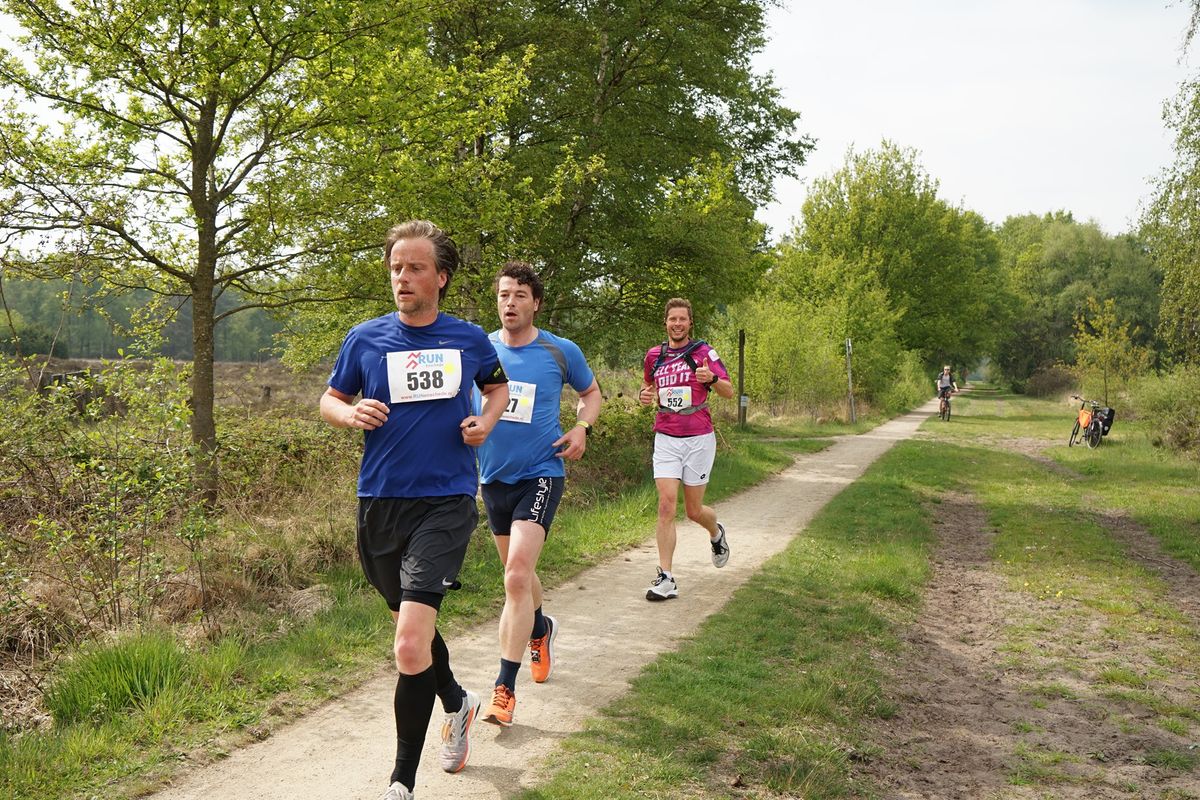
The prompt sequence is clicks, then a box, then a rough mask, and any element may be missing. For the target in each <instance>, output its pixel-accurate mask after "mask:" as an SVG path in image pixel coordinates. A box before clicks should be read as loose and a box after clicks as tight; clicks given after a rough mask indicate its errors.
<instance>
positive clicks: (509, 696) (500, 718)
mask: <svg viewBox="0 0 1200 800" xmlns="http://www.w3.org/2000/svg"><path fill="white" fill-rule="evenodd" d="M516 710H517V697H516V695H514V694H513V691H512V689H510V688H508V687H507V686H505V685H504V684H503V683H501V684H498V685H497V686H496V690H495V691H494V692H492V704H491V705H490V706H488V710H487V713H486V714H484V715H483V721H484V722H490V723H492V724H493V725H500V726H501V727H504V728H507V727H509V726H510V725H512V722H513V712H514V711H516Z"/></svg>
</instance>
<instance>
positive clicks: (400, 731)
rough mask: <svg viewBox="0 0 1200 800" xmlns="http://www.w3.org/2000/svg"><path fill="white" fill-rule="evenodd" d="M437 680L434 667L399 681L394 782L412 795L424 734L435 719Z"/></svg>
mask: <svg viewBox="0 0 1200 800" xmlns="http://www.w3.org/2000/svg"><path fill="white" fill-rule="evenodd" d="M434 680H435V679H434V676H433V667H430V668H429V669H427V670H425V671H424V672H421V673H419V674H417V675H404V674H401V675H400V677H399V678H398V679H397V680H396V697H395V709H396V767H395V769H393V770H392V778H391V781H392V782H393V783H395V782H396V781H400V783H402V784H404V785H405V786H406V787H408V789H409V791H412V788H413V786H414V785H416V782H417V764H419V763H420V761H421V748H422V747H424V745H425V730H426V729H427V728H428V727H429V718H430V717H432V716H433V698H434V694H435V693H434Z"/></svg>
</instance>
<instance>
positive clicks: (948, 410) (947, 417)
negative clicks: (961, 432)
mask: <svg viewBox="0 0 1200 800" xmlns="http://www.w3.org/2000/svg"><path fill="white" fill-rule="evenodd" d="M942 419H944V420H946V422H949V421H950V398H946V416H944V417H942Z"/></svg>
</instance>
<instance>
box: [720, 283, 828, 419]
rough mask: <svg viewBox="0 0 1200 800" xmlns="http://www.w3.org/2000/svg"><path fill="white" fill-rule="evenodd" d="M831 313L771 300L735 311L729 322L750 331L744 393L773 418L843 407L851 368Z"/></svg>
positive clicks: (756, 301) (728, 347) (763, 299)
mask: <svg viewBox="0 0 1200 800" xmlns="http://www.w3.org/2000/svg"><path fill="white" fill-rule="evenodd" d="M832 311H834V309H814V308H812V307H811V306H807V305H804V304H794V303H789V302H787V301H785V300H782V299H780V298H777V297H771V296H763V297H760V298H756V299H753V300H749V301H746V302H745V303H742V304H739V305H738V306H735V307H734V308H733V309H732V311H731V314H730V319H731V320H732V321H735V322H736V324H737V325H738V326H739V327H741V328H744V329H745V330H746V386H745V389H746V393H747V394H748V395H749V396H750V397H751V398H752V402H754V403H764V404H766V405H767V407H768V408H769V409H770V410H771V413H772V414H780V413H783V412H784V411H789V410H796V409H803V410H806V411H808V412H809V413H811V414H812V415H813V416H814V417H815V416H817V415H818V414H821V413H830V412H831V411H832V410H833V409H835V408H840V407H841V405H842V404H843V403H844V402H845V400H846V391H847V386H846V374H845V373H846V364H845V359H844V357H843V356H842V355H841V352H840V345H841V342H842V340H841V339H839V338H838V331H836V330H833V328H834V327H836V321H835V320H834V319H833V318H832V317H833V314H832V313H831V312H832ZM733 333H735V334H736V331H735V332H733ZM724 338H729V337H728V336H726V337H724ZM731 348H732V345H726V346H724V350H725V351H726V352H730V351H731Z"/></svg>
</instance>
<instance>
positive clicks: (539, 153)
mask: <svg viewBox="0 0 1200 800" xmlns="http://www.w3.org/2000/svg"><path fill="white" fill-rule="evenodd" d="M766 5H767V3H766V2H764V0H632V1H631V2H620V3H616V2H611V0H566V1H565V2H564V0H522V2H494V3H493V2H484V1H483V0H459V1H458V2H451V3H447V4H445V5H444V6H442V7H441V8H442V13H441V14H440V16H439V17H438V20H437V25H436V26H435V29H434V30H435V38H434V46H435V50H434V52H435V54H436V56H437V57H438V58H440V59H442V60H443V61H444V62H445V63H447V64H455V63H458V62H459V61H461V60H462V59H463V58H465V57H467V56H469V55H478V56H479V57H481V58H483V59H484V60H485V61H487V62H489V63H490V62H491V61H493V60H495V59H500V58H510V59H516V58H518V57H519V56H522V57H523V56H524V55H525V54H528V53H530V52H532V54H533V55H532V56H531V57H530V59H529V61H528V69H527V76H528V80H529V85H528V88H527V89H526V90H524V91H522V92H521V93H520V95H519V97H518V98H517V101H516V102H515V103H514V104H513V106H512V108H511V111H510V113H509V115H508V117H507V119H506V121H505V125H504V128H503V130H502V131H500V132H498V133H497V135H495V136H491V137H485V138H481V139H479V140H476V141H474V142H472V143H471V147H470V148H469V149H468V152H470V153H472V154H474V155H483V154H498V155H500V156H501V157H502V158H503V159H504V160H505V162H506V163H507V164H509V165H511V166H512V169H511V172H510V180H511V183H510V191H511V192H512V193H514V194H517V195H519V196H523V197H529V198H531V200H530V202H528V203H526V206H527V208H526V213H524V214H519V215H513V216H512V217H511V220H510V224H509V225H508V226H507V227H505V228H499V227H483V226H480V227H478V228H476V229H475V230H474V231H471V232H470V233H467V232H464V235H463V238H464V239H466V240H467V241H468V242H470V243H471V244H472V245H474V247H475V252H476V253H477V254H478V256H479V257H480V258H482V259H490V260H491V261H492V262H495V261H499V260H502V259H504V258H506V257H510V256H512V255H522V256H525V257H529V258H532V259H534V260H536V261H538V262H539V263H540V266H541V268H542V271H543V274H544V276H545V278H546V282H547V298H546V311H547V314H548V315H549V316H550V317H551V318H552V319H553V320H554V322H555V324H558V325H559V326H560V327H565V328H567V329H568V330H571V329H573V330H576V331H577V332H583V331H587V333H588V335H589V337H590V339H591V340H592V341H596V342H599V341H601V340H604V339H606V338H607V339H609V340H614V339H616V340H619V339H622V338H625V339H628V338H631V337H639V336H642V335H644V334H645V333H646V332H647V331H648V330H649V328H653V327H656V326H657V324H658V319H659V317H660V316H661V311H662V301H663V300H664V299H665V298H666V297H669V296H671V295H674V294H688V295H690V296H691V297H692V298H693V300H694V301H695V302H697V304H698V307H697V313H698V314H700V315H705V314H707V312H709V311H711V310H712V306H713V305H715V304H718V303H729V302H733V301H734V300H736V299H737V298H739V297H742V296H745V295H746V294H748V293H749V292H750V291H752V290H753V287H754V285H755V284H756V282H757V280H758V278H759V277H760V276H761V275H762V273H763V270H764V269H765V267H766V264H767V261H766V260H765V259H764V258H763V252H762V251H763V249H764V248H763V245H764V241H763V235H764V229H763V227H762V226H761V225H759V224H758V223H756V222H755V220H754V211H755V208H756V206H757V205H758V204H761V203H762V202H765V201H766V200H767V199H768V198H769V197H770V195H771V191H772V181H773V180H774V179H775V178H776V177H778V176H781V175H792V174H795V170H796V169H797V167H798V166H800V165H801V164H802V163H803V161H804V158H805V156H806V154H807V153H808V151H809V150H810V149H811V147H812V142H811V140H810V139H808V138H807V137H806V136H803V135H802V134H800V133H799V131H798V130H797V123H798V119H799V115H798V114H797V113H796V112H795V111H793V110H790V109H788V108H786V107H784V106H783V105H782V103H781V101H780V97H779V92H778V89H777V88H776V87H775V86H774V83H773V79H772V78H771V76H769V75H761V74H757V73H756V72H755V71H754V69H753V65H752V63H751V59H752V57H753V55H754V54H755V53H756V52H757V51H759V50H760V49H761V48H762V46H763V43H764V36H765V30H766V22H765V7H766ZM710 304H711V305H710ZM706 306H708V307H706Z"/></svg>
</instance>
